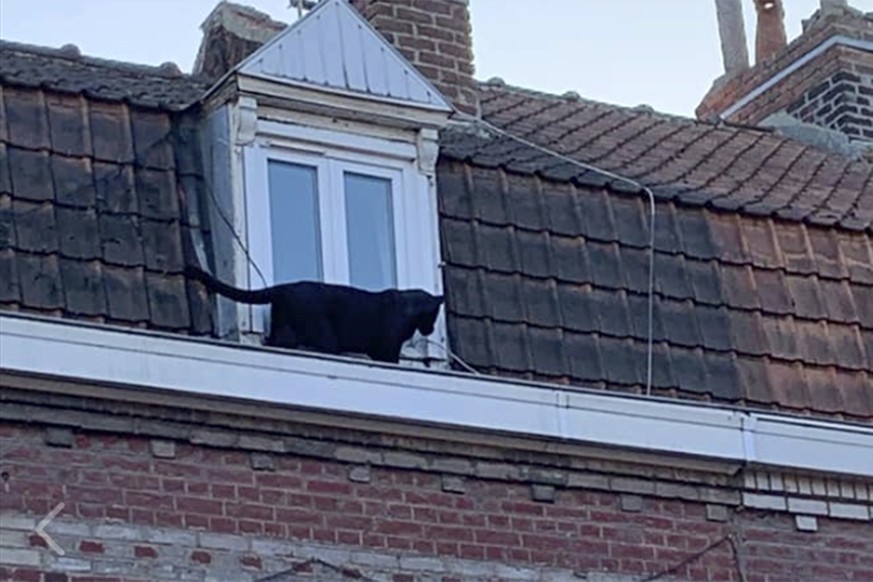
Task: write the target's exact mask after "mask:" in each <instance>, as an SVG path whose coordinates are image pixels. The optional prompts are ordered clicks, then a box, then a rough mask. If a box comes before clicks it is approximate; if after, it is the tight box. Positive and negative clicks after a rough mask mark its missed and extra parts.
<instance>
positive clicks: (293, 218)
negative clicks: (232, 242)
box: [269, 160, 322, 283]
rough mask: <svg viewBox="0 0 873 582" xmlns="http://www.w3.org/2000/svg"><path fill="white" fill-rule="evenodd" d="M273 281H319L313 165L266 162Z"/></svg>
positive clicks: (319, 268) (319, 267)
mask: <svg viewBox="0 0 873 582" xmlns="http://www.w3.org/2000/svg"><path fill="white" fill-rule="evenodd" d="M269 180H270V227H271V230H272V236H273V241H272V242H273V280H274V282H275V283H287V282H289V281H300V280H303V279H309V280H321V278H322V272H321V263H322V261H321V229H320V228H319V224H318V176H317V174H316V169H315V168H314V167H312V166H302V165H299V164H288V163H285V162H276V161H273V160H270V162H269Z"/></svg>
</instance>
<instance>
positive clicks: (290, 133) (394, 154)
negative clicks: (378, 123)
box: [257, 119, 418, 161]
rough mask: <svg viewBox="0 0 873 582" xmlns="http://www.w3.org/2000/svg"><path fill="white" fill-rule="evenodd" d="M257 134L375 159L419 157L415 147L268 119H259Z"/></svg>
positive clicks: (398, 142) (403, 143)
mask: <svg viewBox="0 0 873 582" xmlns="http://www.w3.org/2000/svg"><path fill="white" fill-rule="evenodd" d="M257 134H258V135H259V136H263V137H267V138H270V137H274V138H279V139H281V140H287V141H290V142H294V143H299V142H303V143H307V144H314V145H315V146H321V147H322V148H324V147H333V148H339V149H348V150H353V151H358V152H364V153H366V154H368V155H370V156H371V157H372V156H374V155H377V156H387V157H391V158H396V159H400V160H407V161H409V160H414V159H415V158H416V156H417V155H418V150H417V148H416V147H415V144H413V143H407V142H402V141H399V140H389V139H384V138H381V137H370V136H365V135H358V134H354V133H349V132H345V131H336V130H333V129H321V128H317V127H308V126H304V125H298V124H294V123H281V122H278V121H268V120H264V119H259V120H258V122H257Z"/></svg>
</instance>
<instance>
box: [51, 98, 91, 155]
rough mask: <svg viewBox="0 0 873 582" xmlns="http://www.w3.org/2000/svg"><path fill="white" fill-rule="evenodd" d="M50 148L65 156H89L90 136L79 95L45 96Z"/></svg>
mask: <svg viewBox="0 0 873 582" xmlns="http://www.w3.org/2000/svg"><path fill="white" fill-rule="evenodd" d="M46 104H47V106H48V121H49V128H50V134H51V143H52V146H51V147H52V150H53V151H55V152H58V153H60V154H63V155H65V156H79V157H84V156H90V155H91V153H92V148H91V136H90V132H89V131H88V124H87V120H86V119H85V115H84V114H83V108H82V102H81V97H78V96H77V97H72V96H69V95H51V96H48V97H46Z"/></svg>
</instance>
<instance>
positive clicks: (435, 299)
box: [433, 295, 444, 305]
mask: <svg viewBox="0 0 873 582" xmlns="http://www.w3.org/2000/svg"><path fill="white" fill-rule="evenodd" d="M443 301H444V297H443V296H442V295H434V297H433V304H434V305H442V303H443Z"/></svg>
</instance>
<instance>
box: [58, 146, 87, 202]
mask: <svg viewBox="0 0 873 582" xmlns="http://www.w3.org/2000/svg"><path fill="white" fill-rule="evenodd" d="M51 167H52V176H54V183H55V201H57V202H59V203H61V204H67V205H71V206H73V205H75V206H80V207H93V206H94V200H95V197H96V192H95V190H94V175H93V174H92V173H91V166H90V163H89V161H88V160H87V159H78V158H67V157H64V156H58V155H53V156H52V157H51Z"/></svg>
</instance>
